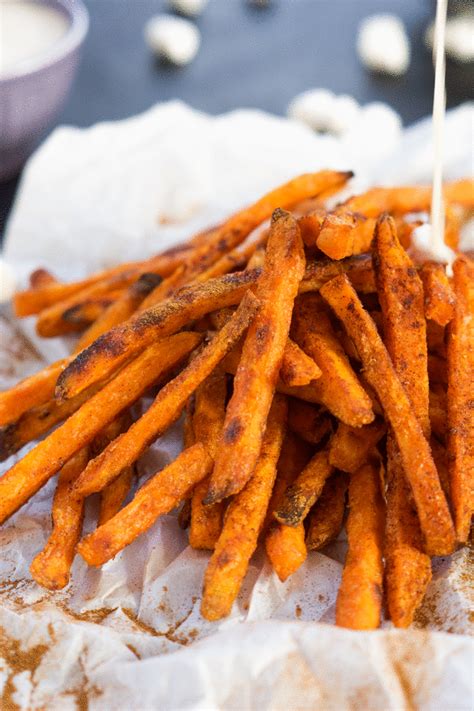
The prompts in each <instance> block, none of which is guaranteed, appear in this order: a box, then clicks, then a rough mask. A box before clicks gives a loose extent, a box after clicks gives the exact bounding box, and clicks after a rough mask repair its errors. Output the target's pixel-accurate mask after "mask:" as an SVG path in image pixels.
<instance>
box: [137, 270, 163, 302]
mask: <svg viewBox="0 0 474 711" xmlns="http://www.w3.org/2000/svg"><path fill="white" fill-rule="evenodd" d="M162 281H163V277H162V276H161V275H160V274H155V272H146V273H145V274H142V275H141V277H139V278H138V279H137V281H136V282H135V284H134V285H133V287H132V288H133V291H134V293H136V294H140V295H141V294H143V295H145V296H147V294H149V293H150V291H152V290H153V289H155V288H156V287H157V286H159V285H160V284H161V283H162Z"/></svg>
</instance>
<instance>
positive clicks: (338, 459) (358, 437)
mask: <svg viewBox="0 0 474 711" xmlns="http://www.w3.org/2000/svg"><path fill="white" fill-rule="evenodd" d="M384 434H385V425H384V424H383V423H382V422H373V423H372V424H370V425H365V427H349V426H348V425H345V424H344V423H343V422H340V423H339V424H338V426H337V430H336V433H335V434H334V436H333V437H332V439H331V444H330V448H329V461H330V463H331V465H332V466H333V467H334V468H335V469H340V470H341V471H343V472H348V473H349V474H355V472H356V471H357V470H358V469H360V468H361V466H362V465H363V464H366V462H367V459H368V456H369V454H370V452H371V451H372V450H373V448H374V447H375V445H376V444H377V442H378V441H379V440H380V439H381V438H382V437H383V435H384Z"/></svg>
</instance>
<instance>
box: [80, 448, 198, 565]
mask: <svg viewBox="0 0 474 711" xmlns="http://www.w3.org/2000/svg"><path fill="white" fill-rule="evenodd" d="M211 467H212V459H211V457H210V456H209V454H208V453H207V451H206V448H205V447H204V446H203V445H202V444H200V443H199V442H197V443H196V444H194V445H193V446H192V447H190V448H189V449H185V450H184V451H183V452H181V454H180V455H178V457H177V458H176V459H175V460H174V462H172V463H171V464H169V465H168V466H167V467H166V468H165V469H163V470H162V471H161V472H158V473H157V474H155V475H154V476H153V477H152V478H151V479H149V480H148V481H147V482H146V484H145V485H144V486H142V488H141V489H139V490H138V491H137V493H136V494H135V496H134V498H133V499H132V501H131V502H130V503H129V504H128V505H127V506H125V508H123V509H122V510H121V511H119V512H118V513H117V514H116V515H115V516H114V517H113V518H111V519H110V520H109V521H107V523H104V524H103V525H102V526H99V528H97V529H96V530H95V531H94V532H93V533H90V534H89V535H88V536H86V537H85V538H83V540H82V541H81V542H80V543H79V545H78V547H77V550H78V553H79V554H80V555H81V556H82V557H83V558H84V560H85V561H86V562H87V563H88V564H89V565H94V566H96V567H98V566H100V565H103V564H104V563H106V562H107V561H108V560H110V559H111V558H113V557H114V556H116V555H117V553H119V552H120V551H121V550H123V549H124V548H125V547H126V546H128V545H130V543H132V541H134V540H135V539H136V538H138V536H140V535H141V534H142V533H145V531H148V529H149V528H150V527H151V526H152V525H153V524H154V523H155V521H156V519H157V518H158V517H159V516H162V515H163V514H165V513H168V512H169V511H171V510H172V509H174V507H175V506H176V505H177V504H178V503H179V502H180V501H182V499H184V498H185V497H186V495H187V494H188V492H189V491H190V490H191V489H192V487H193V486H194V485H195V484H197V483H198V482H199V481H201V479H203V478H204V477H205V476H206V474H208V473H209V471H210V470H211Z"/></svg>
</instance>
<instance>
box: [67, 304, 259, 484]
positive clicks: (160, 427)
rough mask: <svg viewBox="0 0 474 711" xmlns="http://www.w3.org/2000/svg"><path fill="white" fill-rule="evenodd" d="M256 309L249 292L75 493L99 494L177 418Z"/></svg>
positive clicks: (86, 472) (94, 462) (87, 471)
mask: <svg viewBox="0 0 474 711" xmlns="http://www.w3.org/2000/svg"><path fill="white" fill-rule="evenodd" d="M258 306H259V302H258V300H257V299H256V297H255V296H254V295H253V294H252V293H251V292H249V293H248V294H247V295H246V296H245V297H244V299H242V302H241V304H240V306H239V308H238V309H237V311H236V312H235V314H234V316H233V317H232V319H231V320H230V321H229V322H228V323H227V325H226V326H224V328H223V329H222V330H221V331H219V332H218V333H217V334H216V335H215V336H214V338H213V339H212V341H211V342H210V343H209V344H208V345H207V346H206V348H204V349H203V350H202V351H201V352H200V353H199V354H198V355H197V356H196V357H195V358H194V359H193V360H192V361H191V362H190V363H189V364H188V365H187V367H186V368H184V369H183V370H182V371H181V372H180V373H179V375H177V376H176V377H175V378H174V379H173V380H171V381H170V382H169V383H167V384H166V385H165V386H164V388H162V389H161V390H160V392H159V393H158V395H157V396H156V398H155V400H154V402H153V404H152V405H151V407H150V408H149V409H148V410H147V411H146V412H145V414H144V415H142V416H141V417H140V419H139V420H137V421H136V422H135V423H134V424H133V425H132V426H131V427H130V429H129V430H128V431H127V432H124V434H122V435H121V436H120V437H117V439H116V440H114V441H113V442H111V443H110V445H109V446H108V447H107V448H106V449H105V450H104V451H103V452H102V454H100V455H99V456H98V457H96V458H95V459H93V460H92V461H91V462H89V464H88V466H87V467H86V469H85V470H84V472H83V473H82V475H81V476H80V477H79V479H78V480H77V482H76V484H75V489H76V491H77V493H78V494H80V495H81V496H88V495H89V494H92V493H94V492H96V491H102V489H103V488H104V487H105V486H107V484H109V483H110V482H111V481H113V480H114V479H115V477H117V476H118V474H119V473H120V471H121V470H122V469H123V467H126V466H130V465H132V464H133V463H134V462H136V460H137V459H138V458H139V457H140V455H141V454H142V453H143V452H144V450H145V449H146V448H147V447H148V446H149V445H150V444H151V443H152V442H153V440H155V439H156V438H157V437H158V436H159V435H161V434H163V432H165V431H166V430H167V429H168V427H169V426H170V425H171V424H173V422H175V421H176V420H177V419H178V417H179V416H180V413H181V411H182V409H183V407H184V405H185V404H186V401H187V400H188V398H189V397H190V396H191V395H192V394H193V392H194V391H195V390H196V388H197V387H198V386H199V385H200V384H201V383H202V382H203V381H204V380H205V379H206V378H207V377H208V376H209V375H210V374H211V373H212V371H213V370H214V368H215V367H216V366H217V365H218V364H219V362H220V361H221V360H222V358H223V357H224V355H225V354H226V352H227V351H228V350H230V349H231V348H232V346H234V345H235V343H236V341H237V340H238V339H239V338H240V337H241V335H242V333H243V332H244V331H245V329H246V328H247V327H248V325H249V323H250V322H251V321H252V319H253V317H254V316H255V313H256V311H257V309H258ZM118 377H120V375H119V376H118Z"/></svg>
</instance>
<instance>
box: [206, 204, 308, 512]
mask: <svg viewBox="0 0 474 711" xmlns="http://www.w3.org/2000/svg"><path fill="white" fill-rule="evenodd" d="M304 266H305V257H304V251H303V243H302V241H301V237H300V233H299V229H298V226H297V224H296V221H295V219H294V218H293V217H291V215H289V213H286V212H284V211H283V210H277V211H276V212H275V213H274V216H273V218H272V226H271V229H270V234H269V237H268V243H267V252H266V257H265V265H264V269H263V274H262V277H261V279H260V281H259V283H258V287H257V290H256V293H257V296H258V298H259V299H260V300H261V302H262V306H261V309H260V311H259V313H258V315H257V317H256V318H255V320H254V322H253V323H252V325H251V327H250V328H249V331H248V333H247V337H246V339H245V342H244V345H243V349H242V358H241V360H240V363H239V367H238V368H237V372H236V374H235V378H234V391H233V395H232V397H231V399H230V402H229V404H228V406H227V412H226V418H225V424H224V430H223V433H222V439H221V442H220V445H219V451H218V454H217V457H216V462H215V466H214V470H213V472H212V475H211V482H210V485H209V492H208V494H207V496H206V498H205V500H204V502H205V503H206V504H212V503H215V502H216V501H221V500H222V499H225V498H226V497H227V496H230V495H231V494H235V493H237V492H238V491H240V490H241V489H242V488H243V487H244V486H245V484H246V483H247V481H248V480H249V478H250V476H251V475H252V472H253V470H254V468H255V465H256V463H257V459H258V456H259V452H260V447H261V445H262V437H263V433H264V431H265V422H266V419H267V416H268V411H269V409H270V405H271V402H272V398H273V393H274V391H275V385H276V381H277V377H278V372H279V370H280V366H281V362H282V359H283V353H284V349H285V344H286V342H287V338H288V331H289V328H290V321H291V313H292V310H293V302H294V299H295V296H296V294H297V291H298V285H299V283H300V281H301V279H302V277H303V274H304Z"/></svg>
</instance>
